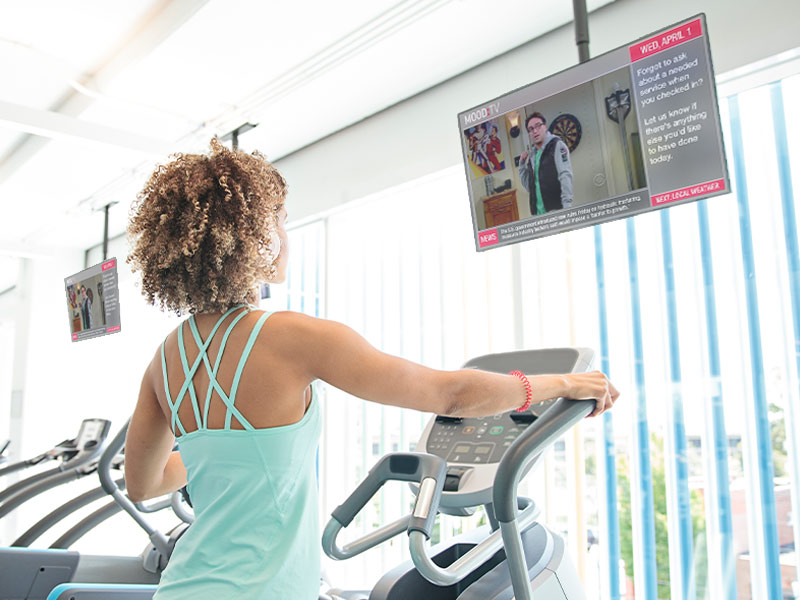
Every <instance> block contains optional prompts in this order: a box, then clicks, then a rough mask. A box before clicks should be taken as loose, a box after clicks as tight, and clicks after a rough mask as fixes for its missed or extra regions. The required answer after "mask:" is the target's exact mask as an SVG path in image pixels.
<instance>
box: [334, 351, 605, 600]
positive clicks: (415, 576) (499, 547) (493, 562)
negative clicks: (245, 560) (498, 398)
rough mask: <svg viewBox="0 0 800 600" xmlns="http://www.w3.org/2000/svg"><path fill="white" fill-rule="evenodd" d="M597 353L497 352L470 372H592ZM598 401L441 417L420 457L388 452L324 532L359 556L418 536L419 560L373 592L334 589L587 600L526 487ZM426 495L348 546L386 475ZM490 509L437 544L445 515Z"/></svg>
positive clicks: (340, 552)
mask: <svg viewBox="0 0 800 600" xmlns="http://www.w3.org/2000/svg"><path fill="white" fill-rule="evenodd" d="M592 358H593V352H592V351H591V350H588V349H583V348H581V349H575V348H563V349H555V350H532V351H520V352H509V353H504V354H493V355H487V356H482V357H479V358H475V359H473V360H471V361H469V362H467V363H466V364H465V365H464V368H479V369H482V370H486V371H494V372H498V373H508V372H509V371H512V370H520V371H522V372H524V373H526V374H528V375H537V374H546V373H575V372H583V371H587V370H589V368H590V366H591V362H592ZM593 408H594V401H592V400H586V401H573V400H566V399H563V398H561V399H557V400H552V401H549V402H546V403H542V404H538V405H534V406H532V407H531V408H530V409H529V410H528V411H525V412H523V413H517V412H514V411H511V412H508V413H504V414H501V415H494V416H491V417H487V418H452V417H442V416H435V417H433V418H431V420H430V422H429V423H428V425H427V427H426V428H425V431H424V432H423V434H422V436H421V438H420V440H419V442H418V443H417V446H416V452H414V453H399V452H398V453H392V454H388V455H386V456H384V457H383V458H382V459H381V460H380V461H379V462H378V463H377V464H376V465H375V466H374V467H373V468H372V470H371V471H370V472H369V474H368V475H367V477H366V479H365V480H364V481H363V482H362V483H361V484H360V485H359V486H358V488H356V490H355V491H354V492H353V493H352V494H351V495H350V497H348V498H347V500H345V502H344V503H343V504H341V505H340V506H339V507H337V508H336V510H334V511H333V513H332V514H331V519H330V521H329V522H328V525H327V526H326V528H325V530H324V533H323V536H322V547H323V550H324V551H325V553H326V554H327V555H328V556H330V557H331V558H334V559H337V560H344V559H348V558H351V557H353V556H356V555H358V554H360V553H361V552H364V551H365V550H368V549H370V548H373V547H374V546H377V545H378V544H380V543H382V542H384V541H386V540H389V539H390V538H392V537H394V536H395V535H397V534H399V533H401V532H404V531H405V532H407V533H408V543H409V549H410V553H411V561H408V562H406V563H404V564H402V565H400V566H398V567H396V568H395V569H392V570H391V571H389V572H388V573H386V574H385V575H384V576H383V577H381V579H380V580H379V581H378V583H377V584H376V585H375V587H374V588H373V589H372V590H371V591H369V592H352V591H351V592H347V591H343V590H338V589H332V590H330V591H329V592H328V593H329V595H330V597H333V598H335V597H337V596H338V597H341V598H345V599H347V600H401V599H402V600H405V599H408V598H425V599H426V600H450V599H457V600H510V599H511V598H517V599H520V600H522V599H525V600H530V599H531V598H533V597H534V596H533V594H534V593H535V594H536V597H537V598H543V599H547V600H583V599H584V598H585V594H584V592H583V588H582V586H581V583H580V580H579V579H578V574H577V572H576V570H575V567H574V566H573V565H572V562H571V560H570V558H569V555H568V554H567V552H566V546H565V543H564V540H563V539H562V538H561V537H560V536H559V535H558V534H556V533H554V532H553V531H551V530H549V529H548V528H547V527H545V526H544V525H542V524H541V523H538V522H537V521H536V517H537V516H538V514H539V511H538V509H537V507H536V505H535V504H534V502H533V501H532V500H530V499H527V498H518V497H517V487H518V485H519V482H520V480H521V479H522V477H524V475H525V474H526V473H527V472H528V471H529V470H530V469H531V467H532V466H533V465H535V464H536V463H537V462H538V461H539V460H540V459H541V456H542V453H543V452H544V450H545V449H547V447H548V446H549V445H550V444H552V443H553V442H555V441H556V440H557V439H558V438H559V437H560V436H561V435H562V434H563V433H564V432H565V431H567V430H568V429H570V428H571V427H573V426H574V425H575V424H576V423H577V422H578V421H580V420H581V419H582V418H584V417H585V416H587V415H588V414H590V413H591V412H592V410H593ZM389 480H399V481H408V482H409V483H410V485H411V487H412V489H413V490H414V491H415V492H417V498H416V501H415V504H414V508H413V510H412V512H411V514H410V515H408V516H406V517H403V518H401V519H399V520H397V521H395V522H394V523H390V524H388V525H385V526H383V527H381V528H379V529H377V530H375V531H373V532H371V533H369V534H367V535H366V536H364V537H362V538H360V539H357V540H356V541H354V542H352V543H350V544H347V545H345V546H343V547H340V546H339V544H338V543H337V537H338V535H339V533H340V531H341V530H342V529H343V528H345V527H347V525H349V524H350V522H351V521H352V520H353V518H354V517H355V516H356V514H357V513H358V512H359V511H360V510H361V509H362V508H363V507H364V506H365V505H366V504H367V502H368V501H369V500H370V499H371V498H372V496H373V495H374V494H375V493H376V492H377V491H378V490H379V489H380V488H381V486H383V484H384V483H385V482H386V481H389ZM480 505H483V506H484V508H485V510H486V514H487V516H488V519H489V523H490V524H489V525H487V526H483V527H480V528H478V529H475V530H473V531H470V532H468V533H466V534H461V535H459V536H456V537H454V538H452V539H450V540H448V541H446V542H444V543H441V544H438V545H437V546H435V547H433V548H430V549H429V548H428V547H427V541H428V540H429V539H430V537H431V533H432V531H433V525H434V521H435V518H436V513H437V512H442V513H445V514H450V515H460V516H466V515H469V514H472V512H473V511H474V509H475V507H477V506H480Z"/></svg>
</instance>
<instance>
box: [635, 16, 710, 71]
mask: <svg viewBox="0 0 800 600" xmlns="http://www.w3.org/2000/svg"><path fill="white" fill-rule="evenodd" d="M701 35H703V27H702V25H701V23H700V19H695V20H694V21H692V22H691V23H686V24H684V25H681V26H680V27H676V28H675V29H670V30H669V31H667V32H665V33H660V34H658V35H654V36H653V37H651V38H649V39H646V40H642V41H641V42H638V43H636V44H634V45H633V46H629V47H628V50H629V51H630V53H631V62H636V61H637V60H640V59H642V58H647V57H648V56H651V55H653V54H656V53H657V52H662V51H663V50H667V49H669V48H673V47H675V46H677V45H678V44H682V43H683V42H688V41H689V40H693V39H694V38H698V37H700V36H701Z"/></svg>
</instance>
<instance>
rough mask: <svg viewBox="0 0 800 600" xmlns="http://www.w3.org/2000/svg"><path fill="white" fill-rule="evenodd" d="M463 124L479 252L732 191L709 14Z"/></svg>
mask: <svg viewBox="0 0 800 600" xmlns="http://www.w3.org/2000/svg"><path fill="white" fill-rule="evenodd" d="M458 125H459V136H460V140H461V144H462V149H463V156H464V166H465V170H466V176H467V183H468V188H469V196H470V204H471V210H472V219H473V226H474V232H475V245H476V249H477V250H479V251H481V250H487V249H490V248H495V247H499V246H504V245H508V244H513V243H516V242H520V241H525V240H530V239H535V238H539V237H542V236H546V235H552V234H556V233H561V232H564V231H570V230H573V229H578V228H581V227H587V226H590V225H596V224H598V223H604V222H606V221H611V220H615V219H621V218H625V217H630V216H633V215H636V214H639V213H643V212H646V211H650V210H656V209H661V208H666V207H670V206H674V205H676V204H681V203H685V202H692V201H695V200H698V199H700V198H707V197H709V196H715V195H718V194H724V193H727V192H729V191H730V181H729V177H728V170H727V165H726V161H725V153H724V150H723V146H722V134H721V130H720V119H719V108H718V104H717V96H716V89H715V83H714V73H713V70H712V66H711V56H710V51H709V44H708V35H707V30H706V21H705V16H704V15H702V14H701V15H697V16H694V17H692V18H690V19H687V20H686V21H683V22H681V23H677V24H675V25H672V26H670V27H667V28H665V29H664V30H662V31H658V32H656V33H653V34H651V35H648V36H646V37H644V38H642V39H640V40H638V41H636V42H632V43H630V44H626V45H625V46H622V47H620V48H617V49H616V50H612V51H611V52H607V53H605V54H603V55H601V56H598V57H597V58H594V59H592V60H590V61H588V62H585V63H581V64H578V65H576V66H574V67H571V68H569V69H566V70H564V71H561V72H560V73H556V74H554V75H551V76H549V77H547V78H545V79H542V80H540V81H537V82H535V83H531V84H530V85H527V86H525V87H523V88H520V89H517V90H514V91H512V92H509V93H507V94H505V95H503V96H501V97H499V98H495V99H494V100H489V101H487V102H484V103H482V104H480V105H479V106H476V107H473V108H470V109H468V110H466V111H464V112H462V113H460V114H459V115H458Z"/></svg>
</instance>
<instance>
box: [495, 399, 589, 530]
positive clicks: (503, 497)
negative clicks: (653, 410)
mask: <svg viewBox="0 0 800 600" xmlns="http://www.w3.org/2000/svg"><path fill="white" fill-rule="evenodd" d="M594 406H595V403H594V400H568V399H566V398H559V399H558V400H557V401H556V402H554V403H553V405H552V406H551V407H550V408H548V409H547V410H546V411H545V412H544V413H543V414H542V415H541V416H540V417H539V418H538V419H536V421H534V422H533V423H532V424H531V425H530V426H529V427H528V428H527V429H526V430H525V431H524V432H523V433H522V434H521V435H520V436H519V437H518V438H517V439H516V440H515V441H514V443H513V444H511V446H509V448H508V450H507V451H506V453H505V455H504V456H503V458H502V459H501V461H500V464H499V465H498V467H497V474H496V475H495V478H494V488H493V493H492V503H493V506H494V511H495V516H496V517H497V520H498V521H499V522H501V523H510V522H511V521H513V520H514V519H516V518H517V486H518V485H519V480H520V478H521V476H522V474H523V473H524V471H525V468H526V467H527V466H528V465H529V464H530V463H531V462H532V461H533V460H534V459H535V458H536V457H537V456H539V455H540V454H541V453H542V452H543V451H544V450H545V449H546V448H547V447H548V446H549V445H550V444H552V443H553V442H555V441H556V440H557V439H558V438H559V437H561V435H562V434H563V433H564V432H566V431H567V430H569V429H571V428H572V427H573V426H574V425H575V424H576V423H577V422H578V421H580V420H581V419H583V418H584V417H586V416H587V415H589V414H591V412H592V411H593V410H594Z"/></svg>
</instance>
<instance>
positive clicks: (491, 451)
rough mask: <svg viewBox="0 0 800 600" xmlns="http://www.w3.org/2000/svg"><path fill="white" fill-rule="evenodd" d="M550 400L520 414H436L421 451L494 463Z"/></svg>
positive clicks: (461, 461)
mask: <svg viewBox="0 0 800 600" xmlns="http://www.w3.org/2000/svg"><path fill="white" fill-rule="evenodd" d="M553 402H555V400H552V401H548V402H545V403H542V404H538V405H536V406H535V407H531V409H529V410H526V411H525V412H521V413H518V412H516V411H511V412H507V413H502V414H499V415H494V416H491V417H467V418H460V417H443V416H437V417H436V418H435V419H434V422H433V427H431V430H430V432H429V434H428V439H427V442H426V444H425V451H426V452H428V453H430V454H435V455H437V456H441V457H442V458H443V459H445V460H446V461H447V462H448V463H459V464H476V465H477V464H486V463H498V462H500V459H501V458H503V454H505V451H506V448H508V447H509V446H510V445H511V444H512V443H513V442H514V440H516V439H517V438H518V437H519V435H520V434H521V433H522V432H523V431H524V430H525V428H527V427H528V425H530V424H531V423H533V422H534V421H535V420H536V419H537V417H538V416H539V415H540V414H542V413H543V412H544V411H545V410H547V409H548V408H549V407H550V405H551V404H552V403H553ZM418 449H419V447H418Z"/></svg>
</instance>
